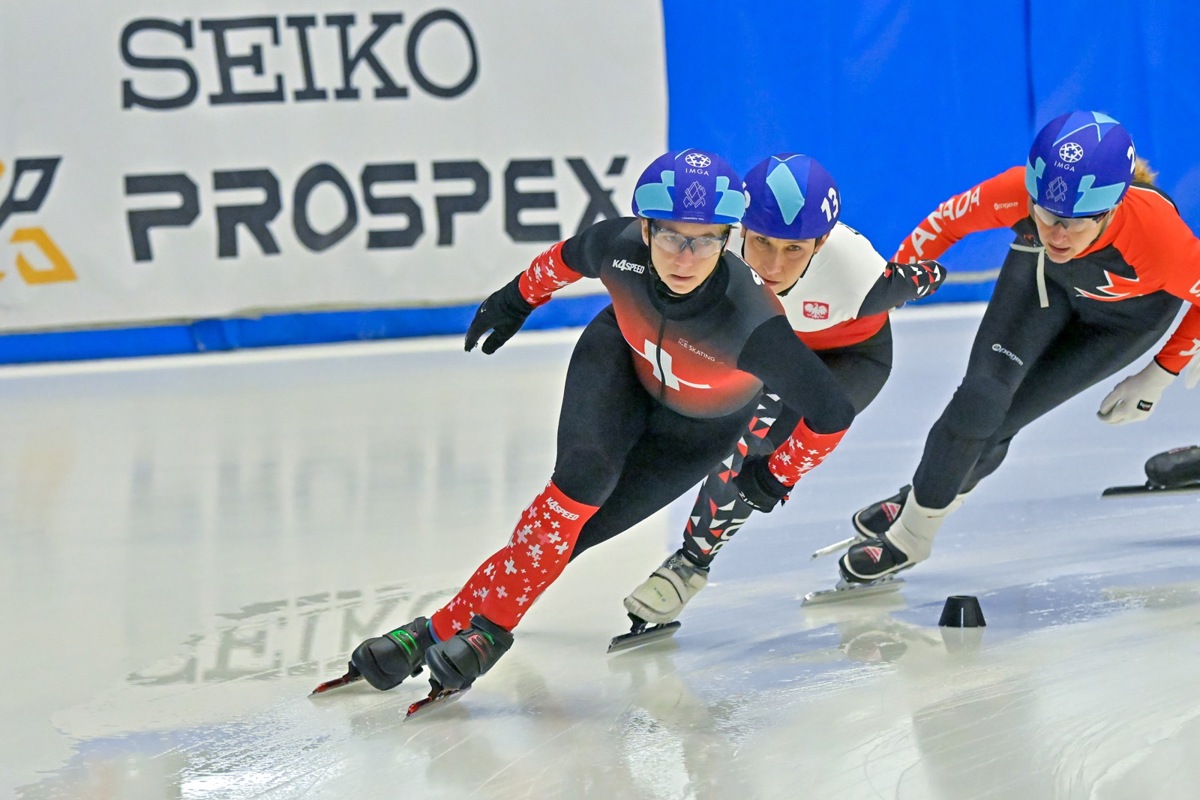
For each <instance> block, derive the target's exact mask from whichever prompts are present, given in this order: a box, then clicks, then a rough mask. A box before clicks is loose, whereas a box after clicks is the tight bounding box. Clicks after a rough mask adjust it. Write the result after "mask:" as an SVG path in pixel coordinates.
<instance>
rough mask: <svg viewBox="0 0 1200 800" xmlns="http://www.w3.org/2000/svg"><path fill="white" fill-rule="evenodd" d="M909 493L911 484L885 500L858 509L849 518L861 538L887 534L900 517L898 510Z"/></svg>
mask: <svg viewBox="0 0 1200 800" xmlns="http://www.w3.org/2000/svg"><path fill="white" fill-rule="evenodd" d="M910 491H912V485H911V484H910V485H907V486H902V487H901V488H900V491H898V492H896V493H895V494H894V495H892V496H891V497H889V498H887V499H886V500H880V501H879V502H877V503H872V504H871V505H869V506H867V507H866V508H861V509H859V510H858V511H857V512H856V513H855V515H854V516H853V517H852V518H851V521H852V522H853V523H854V529H855V530H856V531H858V532H859V533H861V534H862V535H863V536H869V537H878V536H882V535H883V534H885V533H887V529H888V528H890V527H892V523H893V522H895V521H896V518H897V517H899V516H900V509H902V508H903V507H904V501H905V500H907V499H908V493H909V492H910Z"/></svg>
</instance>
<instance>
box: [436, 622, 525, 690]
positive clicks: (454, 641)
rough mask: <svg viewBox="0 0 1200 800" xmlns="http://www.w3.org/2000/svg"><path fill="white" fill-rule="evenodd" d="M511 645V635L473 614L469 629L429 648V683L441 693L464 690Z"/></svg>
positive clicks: (488, 668)
mask: <svg viewBox="0 0 1200 800" xmlns="http://www.w3.org/2000/svg"><path fill="white" fill-rule="evenodd" d="M512 644H513V635H512V634H511V633H509V632H508V631H506V630H504V628H501V627H500V626H499V625H497V624H495V623H494V622H491V621H490V620H488V619H486V618H484V617H481V616H479V615H478V614H476V615H475V616H474V617H472V618H471V627H469V628H464V629H463V630H461V631H459V632H458V633H456V634H455V635H454V636H453V637H452V638H450V639H447V640H446V641H444V642H438V643H437V644H435V645H433V646H432V647H430V648H429V649H428V650H427V651H426V652H425V663H426V664H428V665H429V671H430V673H431V674H432V676H433V680H434V681H436V682H437V683H438V684H440V685H441V686H442V687H443V688H444V689H454V690H458V689H465V688H466V687H468V686H470V685H471V684H472V683H474V682H475V679H476V678H478V677H479V676H480V675H483V674H484V673H485V672H487V671H488V670H490V669H491V668H492V667H493V666H494V665H495V664H496V662H497V661H498V660H500V656H502V655H504V654H505V653H507V652H508V650H509V648H510V647H512ZM436 688H437V687H435V689H436Z"/></svg>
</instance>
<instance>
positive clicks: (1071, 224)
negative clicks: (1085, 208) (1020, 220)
mask: <svg viewBox="0 0 1200 800" xmlns="http://www.w3.org/2000/svg"><path fill="white" fill-rule="evenodd" d="M1032 205H1033V215H1034V216H1035V217H1037V218H1038V221H1039V222H1041V223H1042V224H1043V225H1062V226H1063V227H1064V228H1066V229H1067V230H1069V231H1081V230H1083V229H1084V228H1086V227H1087V226H1088V225H1089V224H1092V223H1098V222H1100V220H1101V219H1102V218H1103V217H1104V215H1105V214H1107V213H1108V212H1107V211H1104V212H1101V213H1099V214H1093V215H1092V216H1090V217H1060V216H1059V215H1058V214H1052V213H1050V212H1049V211H1047V210H1046V209H1044V208H1042V207H1041V206H1039V205H1038V204H1037V203H1033V204H1032Z"/></svg>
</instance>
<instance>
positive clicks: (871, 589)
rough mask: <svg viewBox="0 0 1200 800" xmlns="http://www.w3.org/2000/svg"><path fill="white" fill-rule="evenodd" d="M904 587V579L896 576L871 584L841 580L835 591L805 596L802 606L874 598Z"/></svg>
mask: <svg viewBox="0 0 1200 800" xmlns="http://www.w3.org/2000/svg"><path fill="white" fill-rule="evenodd" d="M903 585H904V579H903V578H897V577H896V576H895V575H887V576H885V577H882V578H880V579H879V580H877V581H872V582H871V583H848V582H846V581H845V580H841V581H838V585H837V587H835V588H833V589H818V590H817V591H815V592H809V593H808V594H806V595H804V599H803V600H802V601H801V602H800V605H802V606H813V605H819V604H821V603H832V602H840V601H843V600H850V599H852V598H863V597H872V596H874V595H877V594H885V593H887V592H894V591H896V590H897V589H899V588H900V587H901V586H903Z"/></svg>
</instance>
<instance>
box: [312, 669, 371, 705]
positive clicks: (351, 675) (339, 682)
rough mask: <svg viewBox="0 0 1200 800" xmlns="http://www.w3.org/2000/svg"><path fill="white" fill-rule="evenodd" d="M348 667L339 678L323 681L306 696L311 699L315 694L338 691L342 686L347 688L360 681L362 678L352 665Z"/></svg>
mask: <svg viewBox="0 0 1200 800" xmlns="http://www.w3.org/2000/svg"><path fill="white" fill-rule="evenodd" d="M349 666H350V668H349V669H348V670H346V674H345V675H343V676H342V677H340V678H334V679H333V680H331V681H325V682H324V683H322V684H319V685H318V686H317V688H315V689H313V690H312V691H311V692H309V693H308V696H309V697H312V696H313V695H315V694H322V693H324V692H328V691H329V690H330V689H340V688H341V687H343V686H349V685H350V684H352V683H357V682H358V681H361V680H362V679H363V676H362V675H360V674H359V672H358V670H357V669H355V667H354V665H353V664H350V665H349Z"/></svg>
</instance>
